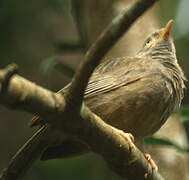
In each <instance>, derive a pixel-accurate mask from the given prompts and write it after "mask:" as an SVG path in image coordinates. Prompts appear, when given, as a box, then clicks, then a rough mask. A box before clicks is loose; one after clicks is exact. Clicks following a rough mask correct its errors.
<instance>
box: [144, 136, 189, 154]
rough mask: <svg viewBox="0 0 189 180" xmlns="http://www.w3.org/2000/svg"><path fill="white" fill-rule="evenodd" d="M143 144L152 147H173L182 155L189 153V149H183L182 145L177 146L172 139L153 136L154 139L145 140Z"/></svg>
mask: <svg viewBox="0 0 189 180" xmlns="http://www.w3.org/2000/svg"><path fill="white" fill-rule="evenodd" d="M143 142H144V143H145V144H150V145H152V146H159V147H160V146H161V147H171V148H174V149H176V150H178V151H180V152H181V153H183V152H187V153H189V149H188V148H183V147H181V146H180V145H178V144H176V143H175V142H174V141H171V140H170V139H166V138H160V137H155V136H152V137H147V138H144V139H143Z"/></svg>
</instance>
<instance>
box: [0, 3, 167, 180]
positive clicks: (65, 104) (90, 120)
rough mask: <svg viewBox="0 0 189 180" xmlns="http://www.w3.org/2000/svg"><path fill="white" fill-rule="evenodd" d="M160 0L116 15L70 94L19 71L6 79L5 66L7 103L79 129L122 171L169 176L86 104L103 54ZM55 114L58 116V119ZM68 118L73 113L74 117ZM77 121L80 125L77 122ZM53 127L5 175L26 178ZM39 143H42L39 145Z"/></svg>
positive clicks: (127, 174) (88, 56)
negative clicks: (53, 89)
mask: <svg viewBox="0 0 189 180" xmlns="http://www.w3.org/2000/svg"><path fill="white" fill-rule="evenodd" d="M155 1H156V0H138V1H137V2H136V3H135V4H134V5H133V6H132V7H131V8H130V9H129V10H125V11H123V12H122V14H121V15H120V16H118V17H117V18H116V19H114V20H113V21H112V23H111V24H110V25H109V26H108V28H107V29H106V30H105V32H104V33H103V34H102V35H101V36H100V37H99V39H98V40H97V41H96V43H94V45H93V46H92V47H91V49H90V50H89V51H88V53H87V54H86V56H85V59H84V61H83V62H82V63H81V65H80V66H79V68H78V70H77V72H76V74H75V76H74V78H73V80H72V83H71V86H70V89H69V91H68V92H67V93H66V94H65V97H63V96H61V95H60V94H57V93H53V92H51V91H49V90H46V89H44V88H41V87H39V86H36V85H35V84H33V83H31V82H29V81H27V80H26V79H24V78H22V77H20V76H18V75H13V76H12V78H11V77H9V78H8V79H6V77H7V76H5V74H6V72H7V69H4V70H1V71H0V81H1V82H2V83H1V87H2V88H1V89H3V91H1V92H0V99H1V103H3V104H5V105H7V106H8V107H13V108H14V109H15V107H16V108H17V109H22V110H25V111H28V112H30V113H34V114H35V113H37V114H39V115H40V116H41V117H43V118H44V119H45V120H46V121H47V122H49V123H52V124H54V125H55V126H56V127H59V129H60V130H61V131H63V132H65V131H66V132H70V133H72V134H74V135H77V136H78V137H79V138H80V139H82V140H84V141H85V142H86V143H87V144H88V145H89V146H90V147H91V149H92V150H93V151H94V152H97V153H99V154H101V155H102V156H103V157H104V159H105V160H106V161H107V162H108V164H109V165H110V166H111V167H113V169H114V170H115V171H116V172H117V173H118V174H119V175H120V176H122V177H126V178H128V179H140V180H142V179H153V180H154V179H155V180H159V179H163V178H162V177H161V176H160V175H159V173H158V172H154V171H153V170H152V169H151V167H150V166H149V164H148V162H147V160H146V159H145V158H144V156H143V154H142V153H141V152H140V151H139V150H138V149H137V148H136V150H132V151H130V150H129V146H128V144H127V142H126V141H124V139H123V138H121V137H120V135H119V133H117V132H116V131H115V132H114V130H112V128H111V127H110V126H109V125H108V124H106V123H105V122H104V121H102V120H101V119H100V117H98V116H97V115H95V114H93V113H92V112H91V111H90V110H89V109H88V108H87V107H86V106H85V105H84V104H83V105H82V106H81V104H82V98H83V93H84V90H85V87H86V85H87V82H88V79H89V77H90V76H91V74H92V72H93V70H94V68H95V67H96V66H97V65H98V63H99V62H100V59H101V58H102V57H103V56H104V55H105V53H106V52H107V51H108V50H109V49H110V47H112V46H113V45H114V43H115V42H116V41H117V40H118V39H119V38H120V37H121V35H122V34H123V33H124V32H125V31H126V30H128V28H129V27H130V25H131V24H132V23H133V22H134V21H135V20H136V18H138V17H139V16H140V15H141V14H142V13H143V12H144V11H145V10H147V9H148V8H149V7H150V6H152V4H153V3H154V2H155ZM6 81H8V82H6ZM3 82H6V83H3ZM4 84H7V86H6V87H5V86H4ZM78 97H79V98H78ZM70 105H71V106H70ZM70 112H71V113H70ZM74 112H76V113H74ZM78 112H79V113H78ZM73 116H74V117H73ZM52 117H53V118H52ZM65 117H66V118H65ZM52 119H55V120H54V121H52ZM66 119H69V121H68V120H66ZM73 124H74V125H75V124H76V125H75V126H73ZM44 129H45V131H44ZM53 132H55V131H54V130H53V129H52V127H51V126H50V125H45V126H44V127H43V129H41V130H39V132H38V133H36V135H34V137H33V138H32V139H30V140H29V142H28V143H26V145H25V146H24V147H23V149H21V151H19V152H18V153H17V154H16V155H15V157H13V159H12V161H11V162H10V164H9V167H8V168H7V169H6V170H5V171H4V172H3V174H2V176H1V178H0V179H1V180H8V179H19V178H21V177H22V175H23V174H24V173H25V172H26V171H27V169H28V168H29V166H28V163H30V165H31V164H32V162H34V161H35V160H36V158H37V157H38V156H40V154H41V152H42V151H43V149H44V148H45V147H46V146H47V145H48V142H46V140H45V137H46V136H47V135H48V136H50V134H51V133H52V134H53ZM99 141H101V146H99ZM32 143H33V144H32ZM28 147H30V148H28ZM33 148H35V149H33ZM36 148H40V149H37V150H36ZM26 149H27V150H26ZM32 150H33V151H35V153H34V155H33V156H32V155H31V154H30V151H32ZM23 152H25V153H23ZM31 159H32V162H31V161H30V160H31ZM22 162H23V163H22Z"/></svg>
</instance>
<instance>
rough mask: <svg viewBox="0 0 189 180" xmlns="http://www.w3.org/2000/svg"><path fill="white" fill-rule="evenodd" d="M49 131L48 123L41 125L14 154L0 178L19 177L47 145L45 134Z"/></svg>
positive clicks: (14, 178)
mask: <svg viewBox="0 0 189 180" xmlns="http://www.w3.org/2000/svg"><path fill="white" fill-rule="evenodd" d="M50 131H51V127H50V126H49V125H44V126H42V127H41V128H40V129H39V130H38V131H37V132H36V133H35V134H34V135H33V136H32V137H31V138H30V139H29V140H28V141H27V142H26V143H25V144H24V145H23V146H22V147H21V148H20V149H19V150H18V152H17V153H16V154H15V155H14V157H13V158H12V159H11V161H10V163H9V166H8V167H7V168H6V169H5V170H4V171H3V173H2V174H1V176H0V180H18V179H21V178H22V177H23V176H24V174H25V172H27V170H28V169H29V168H30V167H31V166H32V165H33V163H34V162H35V161H36V160H37V159H39V158H40V156H41V155H42V153H43V151H44V150H45V149H46V148H47V147H48V141H47V140H46V136H47V135H49V133H50Z"/></svg>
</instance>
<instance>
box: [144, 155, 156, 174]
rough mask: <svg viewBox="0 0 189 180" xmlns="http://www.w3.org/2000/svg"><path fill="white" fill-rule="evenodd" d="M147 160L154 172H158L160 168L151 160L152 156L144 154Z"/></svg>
mask: <svg viewBox="0 0 189 180" xmlns="http://www.w3.org/2000/svg"><path fill="white" fill-rule="evenodd" d="M144 157H145V159H146V160H147V161H148V162H149V163H150V165H151V167H152V170H154V171H158V166H157V165H156V163H155V162H154V160H153V159H152V158H151V156H150V154H147V153H145V154H144Z"/></svg>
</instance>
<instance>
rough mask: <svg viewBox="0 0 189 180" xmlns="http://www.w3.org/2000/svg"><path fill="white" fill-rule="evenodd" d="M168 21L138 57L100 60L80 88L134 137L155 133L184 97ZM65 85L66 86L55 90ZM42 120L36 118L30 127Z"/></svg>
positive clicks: (95, 107)
mask: <svg viewBox="0 0 189 180" xmlns="http://www.w3.org/2000/svg"><path fill="white" fill-rule="evenodd" d="M172 23H173V20H170V21H169V22H168V23H167V25H166V26H165V27H164V28H162V29H160V30H158V31H156V32H154V33H152V34H151V35H150V36H149V37H148V38H147V39H146V40H145V42H144V44H143V45H142V48H141V49H140V51H139V52H138V53H137V54H136V56H134V57H121V58H116V59H107V60H104V61H103V62H102V63H100V64H99V66H98V67H97V68H96V69H95V71H94V73H93V74H92V76H91V78H90V80H89V83H88V85H87V87H86V90H85V93H84V102H85V104H86V105H87V106H88V107H89V108H90V110H91V111H92V112H94V113H95V114H97V115H98V116H99V117H101V118H102V119H103V120H104V121H105V122H106V123H108V124H110V125H112V126H113V127H115V128H117V129H121V130H123V131H124V132H130V133H131V134H133V135H134V136H135V137H137V138H140V137H144V136H148V135H152V134H153V133H154V132H156V131H157V130H158V129H159V128H160V127H161V126H162V125H163V123H164V122H165V121H166V120H167V118H168V117H169V115H170V114H171V112H172V111H173V109H174V108H175V107H177V106H180V104H181V101H182V99H183V96H184V88H185V85H184V80H185V79H186V78H185V76H184V73H183V71H182V69H181V67H180V66H179V64H178V62H177V57H176V50H175V46H174V42H173V39H172V37H171V35H170V31H171V26H172ZM67 89H69V85H68V86H66V87H65V88H63V89H61V90H60V91H59V92H58V93H62V94H63V95H64V93H65V92H66V90H67ZM40 123H41V119H40V118H39V117H37V118H36V117H35V118H34V119H33V120H32V121H31V122H30V126H31V127H32V126H34V125H38V124H40Z"/></svg>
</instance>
